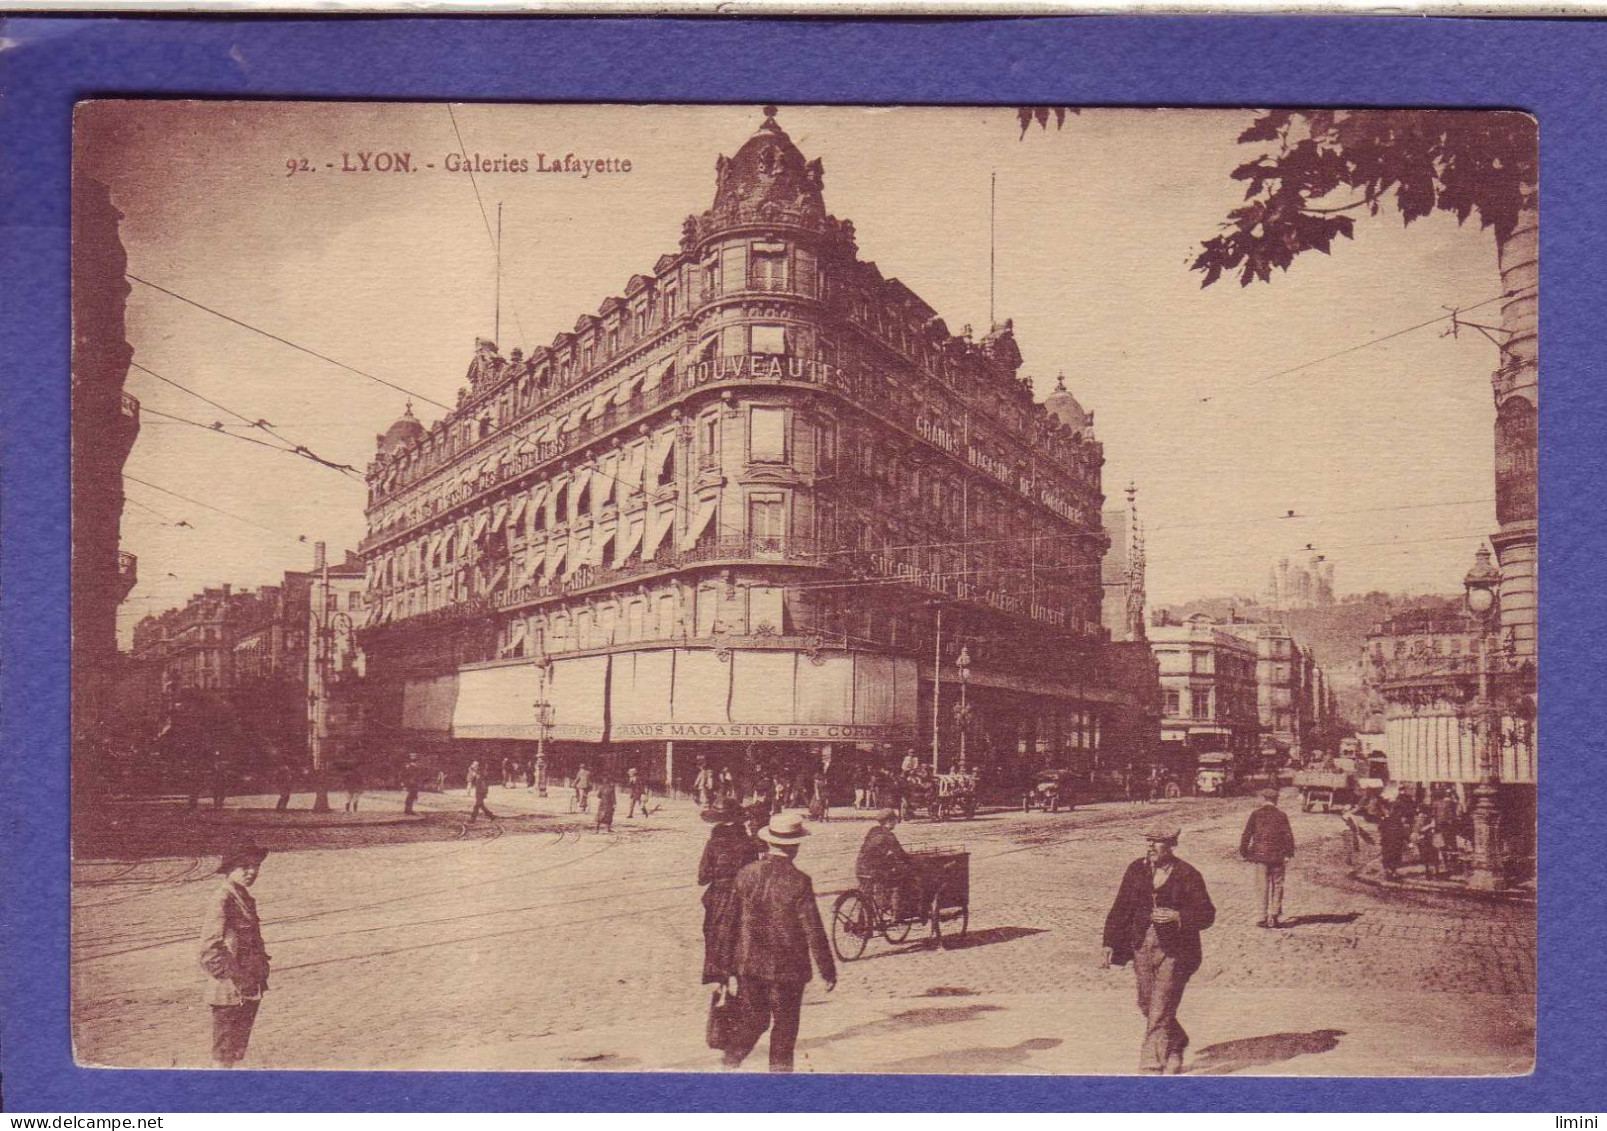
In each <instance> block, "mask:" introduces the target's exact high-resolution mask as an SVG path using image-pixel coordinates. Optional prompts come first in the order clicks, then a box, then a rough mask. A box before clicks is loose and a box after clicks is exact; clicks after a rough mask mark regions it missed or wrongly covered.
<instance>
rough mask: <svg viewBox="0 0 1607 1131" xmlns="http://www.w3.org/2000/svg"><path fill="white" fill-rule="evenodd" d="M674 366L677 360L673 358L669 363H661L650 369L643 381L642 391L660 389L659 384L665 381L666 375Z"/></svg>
mask: <svg viewBox="0 0 1607 1131" xmlns="http://www.w3.org/2000/svg"><path fill="white" fill-rule="evenodd" d="M674 364H675V360H674V359H673V358H672V359H670V360H669V361H661V362H659V363H658V364H657V365H655V366H653V367H652V368H651V369H649V370H648V371H647V376H646V377H644V378H643V379H642V391H643V392H646V391H647V390H648V389H656V388H658V386H659V382H660V381H662V380H664V374H666V373H668V372H669V371H670V368H671V367H672V366H674Z"/></svg>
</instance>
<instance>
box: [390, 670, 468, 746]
mask: <svg viewBox="0 0 1607 1131" xmlns="http://www.w3.org/2000/svg"><path fill="white" fill-rule="evenodd" d="M457 699H458V677H457V675H456V674H455V673H454V674H452V675H443V676H437V677H436V678H434V679H410V680H408V681H407V682H406V683H404V684H403V685H402V729H403V730H411V731H427V732H429V733H432V734H439V735H445V734H450V733H451V732H452V714H453V711H454V710H455V709H456V707H457Z"/></svg>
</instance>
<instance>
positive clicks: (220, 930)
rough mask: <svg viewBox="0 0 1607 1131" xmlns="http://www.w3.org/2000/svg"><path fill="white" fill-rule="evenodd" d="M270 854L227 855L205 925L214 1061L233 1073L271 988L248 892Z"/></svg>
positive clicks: (239, 851)
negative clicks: (232, 1070)
mask: <svg viewBox="0 0 1607 1131" xmlns="http://www.w3.org/2000/svg"><path fill="white" fill-rule="evenodd" d="M267 855H268V853H267V850H266V849H263V848H259V847H258V846H257V845H255V844H252V843H250V842H247V843H245V844H240V845H236V846H235V847H233V848H231V849H230V850H229V851H227V852H225V853H224V854H223V860H222V861H221V862H220V863H219V864H218V874H219V875H221V876H223V877H224V879H223V883H222V884H220V885H219V886H218V888H217V890H216V891H214V893H213V895H212V900H211V902H210V903H209V904H208V905H207V913H206V920H205V921H204V922H203V924H202V926H201V968H202V969H203V970H205V971H206V972H207V974H208V975H209V981H208V983H207V988H206V1002H207V1004H208V1005H210V1006H211V1007H212V1061H213V1063H214V1064H216V1065H217V1067H219V1068H233V1067H234V1066H235V1065H236V1064H238V1063H239V1062H240V1060H241V1059H242V1058H243V1057H244V1056H245V1053H246V1044H247V1043H248V1042H249V1041H250V1040H251V1027H252V1025H254V1024H255V1023H256V1020H257V1008H258V1007H259V1006H260V1005H261V1004H262V995H263V994H264V993H265V992H266V991H267V989H268V952H267V950H266V949H264V947H263V945H262V920H261V919H259V918H258V917H257V904H256V901H254V900H253V899H252V898H251V892H250V891H249V890H247V889H249V888H250V887H251V885H252V884H254V883H256V882H257V872H258V870H259V869H260V868H261V867H262V861H263V859H264V858H265V857H266V856H267Z"/></svg>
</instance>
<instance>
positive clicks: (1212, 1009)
mask: <svg viewBox="0 0 1607 1131" xmlns="http://www.w3.org/2000/svg"><path fill="white" fill-rule="evenodd" d="M1539 129H1540V124H1539V122H1538V121H1537V120H1536V118H1534V117H1532V116H1530V115H1528V114H1525V113H1521V112H1518V111H1513V110H1433V109H1408V108H1402V109H1389V108H1382V109H1349V110H1323V109H1310V108H1307V109H1300V110H1290V109H1277V108H1267V107H1253V106H1247V107H1243V108H1211V109H1186V108H1175V109H1136V108H1122V109H1114V108H1101V107H1095V106H1071V105H1059V106H1054V105H1050V106H1019V107H1017V106H944V107H913V106H825V105H775V104H772V105H750V104H721V105H714V104H711V105H681V104H648V105H628V104H612V103H564V104H556V103H552V104H518V103H473V102H467V103H458V102H453V103H447V102H428V103H426V102H361V101H351V102H314V101H262V100H258V101H226V100H167V99H90V100H86V101H82V102H79V103H78V104H77V108H76V113H75V115H74V121H73V152H72V158H73V161H72V164H73V179H72V215H71V225H72V392H71V442H72V449H71V474H72V500H71V516H72V531H71V536H72V551H71V552H72V608H71V618H72V623H71V627H72V644H71V661H72V703H71V741H72V773H71V797H70V806H71V844H72V860H71V884H70V898H71V936H70V939H71V949H70V956H68V958H67V959H66V962H67V968H68V971H69V977H70V983H71V990H70V1001H71V1030H72V1040H73V1055H74V1057H75V1059H76V1062H77V1063H78V1064H79V1065H82V1066H85V1067H96V1068H184V1069H240V1070H310V1071H322V1070H378V1071H481V1072H507V1073H517V1072H598V1073H610V1072H678V1073H710V1074H719V1073H727V1072H742V1073H766V1072H771V1073H786V1072H799V1073H883V1074H941V1075H1000V1074H1037V1075H1080V1076H1137V1075H1196V1076H1224V1075H1238V1076H1296V1077H1501V1076H1521V1075H1525V1074H1528V1073H1530V1072H1532V1071H1533V1068H1534V1064H1535V1051H1536V922H1537V917H1536V869H1537V848H1536V843H1537V821H1538V817H1537V804H1536V781H1537V772H1538V771H1537V738H1536V717H1537V711H1536V687H1537V666H1536V665H1537V661H1538V655H1537V632H1536V620H1537V600H1536V593H1537V569H1538V511H1537V506H1538V479H1537V467H1538V427H1537V410H1538V360H1537V359H1538V344H1537V327H1538V285H1539V274H1538V267H1537V257H1538V246H1539V240H1538V222H1539V206H1538V199H1539V191H1538V167H1539V151H1538V146H1539ZM1548 333H1549V328H1548ZM1550 340H1551V339H1550V338H1549V337H1548V341H1550ZM1150 1086H1151V1085H1148V1084H1145V1085H1143V1087H1146V1088H1147V1087H1150ZM1155 1086H1156V1087H1160V1086H1161V1085H1155Z"/></svg>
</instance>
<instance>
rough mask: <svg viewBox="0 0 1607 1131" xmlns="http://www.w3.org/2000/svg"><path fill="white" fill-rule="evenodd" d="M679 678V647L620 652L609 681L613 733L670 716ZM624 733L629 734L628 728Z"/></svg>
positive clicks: (610, 717)
mask: <svg viewBox="0 0 1607 1131" xmlns="http://www.w3.org/2000/svg"><path fill="white" fill-rule="evenodd" d="M674 677H675V650H674V649H672V648H663V649H657V650H654V651H649V652H619V653H616V654H615V656H614V668H613V674H612V677H611V681H610V684H609V722H610V724H611V725H612V728H613V733H614V734H615V735H619V734H621V733H622V728H630V727H633V726H638V725H648V726H651V725H656V724H662V723H665V722H668V721H669V719H670V701H671V694H672V689H673V687H674ZM623 733H627V734H628V733H629V730H628V729H626V730H624V731H623Z"/></svg>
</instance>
